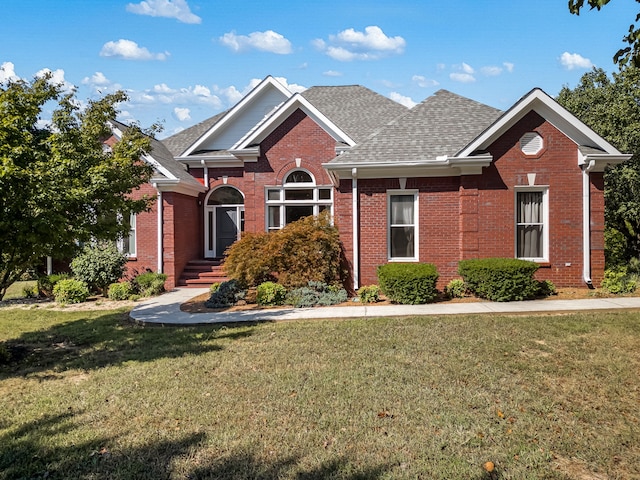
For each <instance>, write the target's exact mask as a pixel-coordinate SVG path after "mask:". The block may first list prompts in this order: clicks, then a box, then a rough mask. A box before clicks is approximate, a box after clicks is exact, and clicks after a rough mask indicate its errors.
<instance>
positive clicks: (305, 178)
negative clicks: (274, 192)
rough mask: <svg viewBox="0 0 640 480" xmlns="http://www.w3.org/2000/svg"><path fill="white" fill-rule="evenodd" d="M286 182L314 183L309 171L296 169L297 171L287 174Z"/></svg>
mask: <svg viewBox="0 0 640 480" xmlns="http://www.w3.org/2000/svg"><path fill="white" fill-rule="evenodd" d="M284 182H285V183H313V179H312V178H311V175H309V174H308V173H307V172H303V171H302V170H296V171H295V172H291V173H290V174H289V175H287V179H286V180H285V181H284Z"/></svg>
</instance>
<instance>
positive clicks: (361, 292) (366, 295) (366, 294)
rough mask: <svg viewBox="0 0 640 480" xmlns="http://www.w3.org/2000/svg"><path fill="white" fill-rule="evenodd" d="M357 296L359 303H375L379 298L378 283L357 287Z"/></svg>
mask: <svg viewBox="0 0 640 480" xmlns="http://www.w3.org/2000/svg"><path fill="white" fill-rule="evenodd" d="M358 297H359V298H360V302H361V303H376V302H377V301H378V300H380V287H379V286H378V285H365V286H362V287H360V288H359V289H358Z"/></svg>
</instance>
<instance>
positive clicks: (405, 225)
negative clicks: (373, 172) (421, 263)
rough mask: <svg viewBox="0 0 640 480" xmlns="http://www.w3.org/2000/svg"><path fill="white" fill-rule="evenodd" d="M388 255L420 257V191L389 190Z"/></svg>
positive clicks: (393, 257)
mask: <svg viewBox="0 0 640 480" xmlns="http://www.w3.org/2000/svg"><path fill="white" fill-rule="evenodd" d="M387 219H388V246H389V251H388V256H389V259H390V260H417V259H418V192H417V191H407V190H401V191H389V192H387Z"/></svg>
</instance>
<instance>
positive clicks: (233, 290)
mask: <svg viewBox="0 0 640 480" xmlns="http://www.w3.org/2000/svg"><path fill="white" fill-rule="evenodd" d="M246 292H247V291H246V290H245V289H244V288H243V285H242V284H241V283H240V282H238V281H237V280H233V279H232V280H229V281H226V282H222V283H221V284H220V287H219V288H218V289H217V290H216V291H215V292H213V293H212V294H211V296H210V297H209V300H207V301H206V302H205V306H206V307H207V308H226V307H231V306H233V305H235V304H236V303H237V302H238V301H239V300H241V299H243V298H244V296H245V295H246Z"/></svg>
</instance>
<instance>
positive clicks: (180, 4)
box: [127, 0, 202, 23]
mask: <svg viewBox="0 0 640 480" xmlns="http://www.w3.org/2000/svg"><path fill="white" fill-rule="evenodd" d="M127 11H128V12H131V13H135V14H137V15H148V16H150V17H165V18H175V19H176V20H178V21H180V22H182V23H201V22H202V19H201V18H200V17H199V16H197V15H195V14H194V13H191V9H190V8H189V5H188V4H187V2H186V0H146V1H144V2H140V3H129V4H127Z"/></svg>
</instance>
